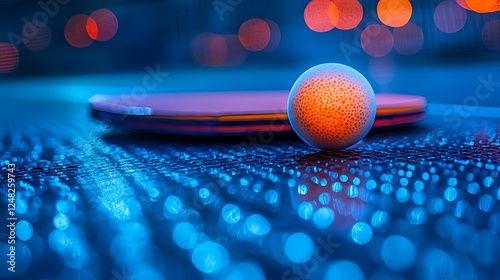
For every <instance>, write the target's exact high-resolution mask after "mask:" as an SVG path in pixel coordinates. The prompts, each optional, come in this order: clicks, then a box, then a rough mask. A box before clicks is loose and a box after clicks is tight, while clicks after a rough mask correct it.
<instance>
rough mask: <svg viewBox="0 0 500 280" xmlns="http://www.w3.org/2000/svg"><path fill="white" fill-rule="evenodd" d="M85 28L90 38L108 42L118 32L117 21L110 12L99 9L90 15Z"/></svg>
mask: <svg viewBox="0 0 500 280" xmlns="http://www.w3.org/2000/svg"><path fill="white" fill-rule="evenodd" d="M85 28H86V30H87V33H88V35H89V37H90V38H92V39H94V40H96V41H109V40H111V39H112V38H113V37H114V36H115V34H116V32H117V31H118V19H117V18H116V16H115V14H114V13H113V12H112V11H110V10H108V9H99V10H96V11H94V12H92V14H90V17H89V19H88V21H87V24H86V26H85Z"/></svg>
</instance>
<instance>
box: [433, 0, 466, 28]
mask: <svg viewBox="0 0 500 280" xmlns="http://www.w3.org/2000/svg"><path fill="white" fill-rule="evenodd" d="M466 21H467V12H466V11H465V10H464V9H462V8H461V7H460V6H459V5H458V4H457V3H456V2H455V1H452V0H446V1H443V2H441V3H439V5H438V6H437V7H436V10H435V11H434V22H435V23H436V26H437V28H438V29H439V30H441V31H442V32H445V33H456V32H458V31H460V30H461V29H462V28H463V27H464V25H465V22H466Z"/></svg>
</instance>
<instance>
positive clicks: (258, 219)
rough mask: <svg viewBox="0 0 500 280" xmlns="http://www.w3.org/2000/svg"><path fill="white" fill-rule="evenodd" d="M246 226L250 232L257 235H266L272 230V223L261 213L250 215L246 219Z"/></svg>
mask: <svg viewBox="0 0 500 280" xmlns="http://www.w3.org/2000/svg"><path fill="white" fill-rule="evenodd" d="M245 226H246V228H247V230H248V231H249V232H251V233H253V234H254V235H257V236H264V235H266V234H268V233H269V232H270V231H271V223H269V221H268V220H267V219H266V218H265V217H263V216H262V215H259V214H254V215H251V216H249V217H248V218H247V219H246V220H245Z"/></svg>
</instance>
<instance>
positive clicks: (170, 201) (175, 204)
mask: <svg viewBox="0 0 500 280" xmlns="http://www.w3.org/2000/svg"><path fill="white" fill-rule="evenodd" d="M164 209H165V210H167V211H168V212H170V213H171V214H179V213H180V212H182V211H183V210H184V205H183V203H182V200H181V199H180V198H179V197H178V196H175V195H170V196H168V197H167V199H166V200H165V206H164Z"/></svg>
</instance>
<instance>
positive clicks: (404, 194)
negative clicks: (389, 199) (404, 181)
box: [396, 188, 410, 203]
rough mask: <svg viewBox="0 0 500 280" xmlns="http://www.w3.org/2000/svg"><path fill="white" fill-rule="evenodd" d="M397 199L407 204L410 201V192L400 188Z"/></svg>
mask: <svg viewBox="0 0 500 280" xmlns="http://www.w3.org/2000/svg"><path fill="white" fill-rule="evenodd" d="M396 199H397V200H398V201H399V202H401V203H405V202H407V201H408V200H410V192H409V191H408V190H407V189H406V188H399V189H398V191H397V192H396Z"/></svg>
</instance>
